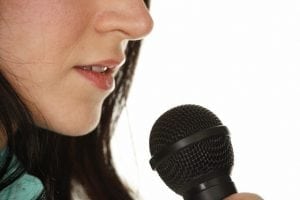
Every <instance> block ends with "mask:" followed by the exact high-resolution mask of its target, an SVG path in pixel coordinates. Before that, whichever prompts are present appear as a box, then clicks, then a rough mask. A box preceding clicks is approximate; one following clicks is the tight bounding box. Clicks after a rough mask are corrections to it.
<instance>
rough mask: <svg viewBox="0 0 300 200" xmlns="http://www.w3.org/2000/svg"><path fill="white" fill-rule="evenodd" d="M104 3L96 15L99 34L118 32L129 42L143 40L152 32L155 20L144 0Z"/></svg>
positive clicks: (107, 0)
mask: <svg viewBox="0 0 300 200" xmlns="http://www.w3.org/2000/svg"><path fill="white" fill-rule="evenodd" d="M104 1H105V2H106V3H103V4H102V5H99V9H98V11H97V15H96V20H95V29H96V31H97V32H99V33H108V32H117V33H120V34H121V35H122V37H123V39H128V40H139V39H142V38H143V37H145V36H146V35H148V34H149V33H150V32H151V30H152V28H153V20H152V18H151V16H150V14H149V11H148V8H147V7H146V5H145V3H144V1H143V0H122V1H120V0H104Z"/></svg>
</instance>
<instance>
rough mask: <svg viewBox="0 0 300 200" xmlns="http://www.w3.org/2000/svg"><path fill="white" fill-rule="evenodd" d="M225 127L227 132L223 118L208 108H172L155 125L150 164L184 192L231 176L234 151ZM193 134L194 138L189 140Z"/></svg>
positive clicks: (167, 181) (175, 190) (169, 185)
mask: <svg viewBox="0 0 300 200" xmlns="http://www.w3.org/2000/svg"><path fill="white" fill-rule="evenodd" d="M225 128H226V127H225ZM224 130H226V131H227V129H224V126H222V122H221V121H220V119H219V118H218V117H217V116H216V115H215V114H214V113H212V112H211V111H209V110H208V109H206V108H203V107H201V106H198V105H182V106H178V107H175V108H172V109H170V110H168V111H167V112H165V113H164V114H162V115H161V116H160V117H159V118H158V119H157V120H156V122H155V123H154V125H153V127H152V130H151V133H150V152H151V155H152V159H151V161H152V163H151V161H150V163H151V164H152V167H153V168H155V169H156V170H157V172H158V174H159V176H160V177H161V178H162V179H163V181H164V182H165V183H166V185H167V186H168V187H170V188H171V189H172V190H173V191H174V192H176V193H177V194H180V195H184V194H185V192H187V191H188V190H190V189H191V188H192V187H194V186H195V185H199V184H200V183H204V182H206V181H208V180H211V179H213V178H214V177H218V176H223V175H224V176H228V175H229V174H230V173H231V169H232V166H233V150H232V145H231V142H230V138H229V136H228V132H226V131H225V132H226V134H223V133H224ZM220 131H221V132H223V133H220ZM219 133H220V134H219ZM194 136H197V138H198V139H195V137H194ZM191 137H194V138H193V139H192V140H187V138H191ZM199 138H200V139H199ZM182 141H184V142H183V143H182ZM187 141H189V142H187ZM182 144H184V145H182ZM176 145H177V146H176ZM178 145H179V146H178ZM180 145H181V147H180ZM174 146H175V147H174Z"/></svg>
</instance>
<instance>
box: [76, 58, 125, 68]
mask: <svg viewBox="0 0 300 200" xmlns="http://www.w3.org/2000/svg"><path fill="white" fill-rule="evenodd" d="M124 63H125V58H121V59H106V60H101V61H97V62H89V63H84V64H78V65H76V66H75V67H84V66H101V67H107V68H109V69H110V70H115V69H116V68H119V67H121V66H122V65H123V64H124Z"/></svg>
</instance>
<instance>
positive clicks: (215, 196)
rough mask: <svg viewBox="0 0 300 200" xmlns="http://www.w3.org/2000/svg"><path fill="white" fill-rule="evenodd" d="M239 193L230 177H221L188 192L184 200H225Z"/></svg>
mask: <svg viewBox="0 0 300 200" xmlns="http://www.w3.org/2000/svg"><path fill="white" fill-rule="evenodd" d="M234 193H237V189H236V187H235V185H234V183H233V182H232V180H231V178H230V176H221V177H217V178H214V179H211V180H209V181H206V182H204V183H201V184H199V185H197V186H194V187H193V188H192V189H190V190H188V191H187V192H186V193H185V194H184V195H183V198H184V200H223V199H224V198H225V197H228V196H230V195H231V194H234Z"/></svg>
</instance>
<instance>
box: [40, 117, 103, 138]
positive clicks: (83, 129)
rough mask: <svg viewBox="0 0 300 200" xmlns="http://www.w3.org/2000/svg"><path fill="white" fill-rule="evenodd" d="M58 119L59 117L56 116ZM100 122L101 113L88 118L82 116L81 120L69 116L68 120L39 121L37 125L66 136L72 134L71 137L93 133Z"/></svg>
mask: <svg viewBox="0 0 300 200" xmlns="http://www.w3.org/2000/svg"><path fill="white" fill-rule="evenodd" d="M56 120H57V118H56ZM48 122H49V121H48ZM99 122H100V115H99V116H93V117H90V118H88V117H87V116H86V117H82V118H81V119H80V120H79V119H77V120H71V119H70V118H68V121H66V120H58V121H53V120H52V123H51V124H50V123H46V124H45V123H37V126H39V127H41V128H43V129H47V130H49V131H52V132H55V133H58V134H61V135H65V136H71V137H79V136H84V135H87V134H89V133H91V132H92V131H93V130H95V129H96V128H97V126H98V125H99Z"/></svg>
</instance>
